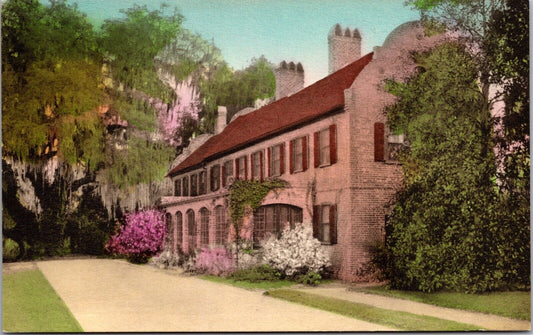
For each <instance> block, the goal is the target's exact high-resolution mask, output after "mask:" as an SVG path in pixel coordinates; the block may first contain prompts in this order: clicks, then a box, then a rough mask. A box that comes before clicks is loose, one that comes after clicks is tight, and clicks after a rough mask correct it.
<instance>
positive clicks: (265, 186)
mask: <svg viewBox="0 0 533 335" xmlns="http://www.w3.org/2000/svg"><path fill="white" fill-rule="evenodd" d="M286 185H287V182H285V181H284V180H280V179H271V180H265V181H258V180H236V181H235V182H234V183H233V184H232V185H231V188H230V192H229V202H230V215H231V220H232V222H234V223H236V222H240V221H241V219H242V218H243V216H244V209H245V207H246V205H249V206H250V207H251V208H252V209H253V210H255V209H257V208H258V207H259V205H261V202H262V201H263V199H264V198H265V197H266V195H267V194H268V192H270V191H271V190H274V189H281V188H284V187H285V186H286Z"/></svg>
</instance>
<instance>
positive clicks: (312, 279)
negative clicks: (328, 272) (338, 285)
mask: <svg viewBox="0 0 533 335" xmlns="http://www.w3.org/2000/svg"><path fill="white" fill-rule="evenodd" d="M296 279H297V281H298V282H299V283H302V284H305V285H311V286H316V285H318V284H320V280H322V276H321V275H320V273H316V272H308V273H306V274H303V275H299V276H298V277H297V278H296Z"/></svg>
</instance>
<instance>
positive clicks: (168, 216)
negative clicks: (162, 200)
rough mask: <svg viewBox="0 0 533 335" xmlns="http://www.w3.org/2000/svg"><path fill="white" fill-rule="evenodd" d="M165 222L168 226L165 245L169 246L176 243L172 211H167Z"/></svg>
mask: <svg viewBox="0 0 533 335" xmlns="http://www.w3.org/2000/svg"><path fill="white" fill-rule="evenodd" d="M165 223H166V226H167V233H166V238H165V247H167V248H169V247H172V246H173V245H174V230H173V225H172V215H171V214H170V213H165Z"/></svg>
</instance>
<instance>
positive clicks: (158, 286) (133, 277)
mask: <svg viewBox="0 0 533 335" xmlns="http://www.w3.org/2000/svg"><path fill="white" fill-rule="evenodd" d="M36 263H37V267H38V268H39V269H40V270H41V271H42V272H43V274H44V275H45V276H46V278H47V279H48V281H49V282H50V283H51V284H52V286H53V287H54V289H55V290H56V292H57V293H58V294H59V295H60V296H61V298H62V299H63V301H64V302H65V303H66V305H67V306H68V308H69V309H70V311H71V312H72V314H73V315H74V317H75V318H76V319H77V320H78V322H79V323H80V325H81V326H82V328H83V329H84V330H85V331H86V332H131V331H135V332H163V331H169V332H178V331H376V330H380V331H387V330H392V329H390V328H387V327H384V326H381V325H376V324H372V323H368V322H364V321H359V320H356V319H352V318H348V317H344V316H341V315H337V314H333V313H329V312H325V311H320V310H318V309H314V308H309V307H306V306H301V305H297V304H293V303H289V302H285V301H282V300H278V299H274V298H270V297H268V296H264V295H262V293H261V292H257V291H249V290H243V289H240V288H236V287H232V286H229V285H222V284H217V283H212V282H209V281H205V280H201V279H197V278H194V277H188V276H185V275H180V274H178V273H177V272H174V271H164V270H160V269H157V268H155V267H152V266H139V265H133V264H130V263H127V262H126V261H123V260H110V259H82V260H58V261H56V260H54V261H42V262H36Z"/></svg>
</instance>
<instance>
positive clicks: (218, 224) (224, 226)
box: [215, 205, 229, 245]
mask: <svg viewBox="0 0 533 335" xmlns="http://www.w3.org/2000/svg"><path fill="white" fill-rule="evenodd" d="M228 228H229V227H228V220H227V218H226V209H225V208H224V206H222V205H219V206H217V207H215V243H216V244H219V245H222V244H224V243H226V241H227V238H228Z"/></svg>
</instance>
